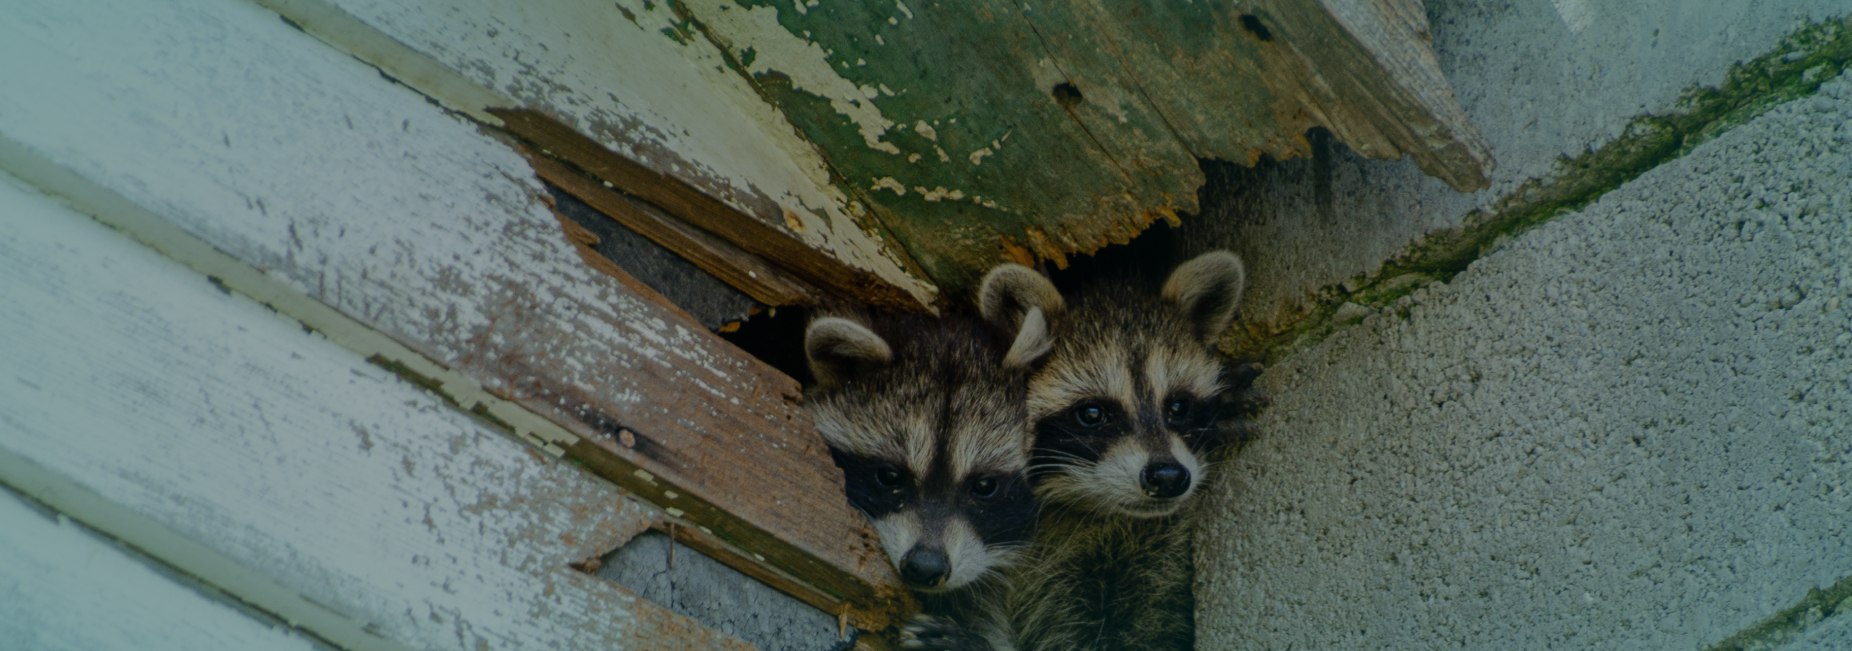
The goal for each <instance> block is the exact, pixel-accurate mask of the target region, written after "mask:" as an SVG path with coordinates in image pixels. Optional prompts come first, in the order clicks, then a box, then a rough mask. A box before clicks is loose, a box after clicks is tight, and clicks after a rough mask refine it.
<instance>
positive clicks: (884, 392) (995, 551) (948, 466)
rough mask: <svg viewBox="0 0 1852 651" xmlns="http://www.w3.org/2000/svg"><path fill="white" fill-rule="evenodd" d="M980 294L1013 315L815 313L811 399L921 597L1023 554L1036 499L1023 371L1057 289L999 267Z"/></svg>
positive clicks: (1043, 345)
mask: <svg viewBox="0 0 1852 651" xmlns="http://www.w3.org/2000/svg"><path fill="white" fill-rule="evenodd" d="M978 298H979V301H980V302H981V303H985V304H997V305H1010V306H1019V307H1021V309H1019V310H1012V311H1011V312H1010V315H1009V317H1008V318H1000V319H995V320H988V321H987V320H982V319H979V318H977V317H975V316H972V315H966V314H957V313H954V314H949V315H947V316H945V317H941V318H927V317H921V316H911V315H884V316H867V315H858V314H850V313H843V314H836V315H831V316H824V317H821V318H817V319H815V320H813V321H812V322H811V323H810V325H809V327H808V328H807V330H806V332H805V337H804V347H805V353H806V355H807V357H808V358H809V361H810V366H811V370H812V373H813V375H814V376H815V377H816V383H815V385H814V386H813V387H811V388H810V390H809V391H808V392H807V394H806V398H805V401H806V406H807V409H808V410H809V411H810V413H811V415H812V417H813V419H814V420H815V421H816V423H817V427H818V429H819V430H821V431H822V433H823V436H824V439H825V441H826V442H827V443H828V444H829V448H830V452H831V455H832V456H833V457H834V458H835V460H836V463H837V465H839V466H840V467H841V468H842V471H843V481H844V489H845V492H846V493H847V494H848V497H849V501H850V502H851V503H852V504H854V505H855V506H856V508H858V509H860V510H861V511H862V512H863V513H865V514H866V515H867V516H868V518H869V519H870V520H871V521H872V522H873V523H874V527H875V530H876V532H877V533H878V534H879V536H880V540H881V545H882V547H883V549H884V550H885V551H886V552H887V555H888V558H889V559H890V560H891V561H892V562H893V563H894V566H895V569H896V570H897V571H898V572H899V574H900V577H901V579H902V580H903V581H904V582H905V583H906V585H907V586H908V587H909V588H911V589H913V590H914V591H916V592H917V593H920V594H921V595H922V600H923V601H927V602H928V603H929V605H930V602H931V599H928V598H927V597H930V596H933V595H942V594H948V593H952V592H955V591H957V590H959V589H961V588H965V587H967V586H970V585H972V584H973V583H976V582H978V581H981V580H983V579H985V578H986V577H992V576H995V575H996V574H997V573H998V572H999V571H1000V570H1002V569H1003V568H1004V567H1006V566H1008V565H1009V564H1010V563H1011V562H1012V561H1013V560H1015V559H1016V558H1018V557H1019V556H1020V553H1021V550H1022V549H1023V548H1024V547H1025V546H1026V545H1027V544H1028V542H1029V540H1030V535H1031V532H1032V530H1033V525H1034V522H1035V514H1036V504H1035V501H1034V497H1033V494H1032V489H1031V487H1030V484H1029V481H1028V477H1027V475H1026V471H1027V469H1028V464H1029V451H1030V445H1031V442H1032V434H1031V432H1030V430H1029V427H1028V422H1029V421H1028V417H1027V415H1026V413H1025V411H1024V404H1025V403H1024V401H1025V391H1026V385H1027V381H1028V377H1029V373H1030V372H1031V371H1032V370H1033V369H1034V367H1035V364H1036V363H1037V362H1038V361H1039V360H1041V359H1042V357H1043V356H1045V355H1046V354H1047V353H1048V351H1049V350H1050V347H1051V339H1050V333H1049V330H1048V322H1047V318H1048V316H1049V315H1051V314H1053V313H1056V312H1059V311H1060V309H1061V297H1060V294H1059V293H1058V292H1056V291H1055V289H1054V286H1053V285H1052V284H1049V283H1048V281H1047V280H1046V279H1044V278H1042V277H1041V276H1040V275H1039V274H1036V273H1035V272H1033V271H1031V270H1029V269H1027V268H1024V267H1018V266H1013V265H1011V266H1007V267H1003V268H999V269H996V270H993V271H992V272H991V273H990V274H989V275H987V276H986V278H985V282H984V284H983V286H982V288H981V289H980V291H979V297H978Z"/></svg>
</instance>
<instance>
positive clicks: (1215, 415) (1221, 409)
mask: <svg viewBox="0 0 1852 651" xmlns="http://www.w3.org/2000/svg"><path fill="white" fill-rule="evenodd" d="M1244 280H1245V278H1244V273H1243V270H1242V266H1241V261H1240V259H1239V258H1237V257H1236V256H1235V255H1234V254H1232V253H1228V252H1225V251H1217V252H1213V253H1208V254H1205V255H1202V256H1199V257H1197V258H1195V259H1192V260H1190V261H1188V262H1185V263H1183V264H1182V265H1180V266H1178V267H1177V269H1176V270H1175V271H1173V272H1172V273H1171V274H1170V277H1169V278H1168V280H1166V282H1165V283H1164V285H1163V288H1162V290H1161V291H1157V292H1153V291H1150V290H1149V289H1143V288H1139V287H1137V286H1136V285H1134V284H1132V283H1129V282H1106V283H1100V284H1096V285H1093V286H1089V287H1085V288H1082V289H1080V290H1078V291H1076V292H1073V293H1070V294H1069V296H1068V299H1069V304H1068V310H1067V312H1066V314H1065V315H1064V316H1063V318H1062V319H1061V320H1060V321H1059V322H1058V323H1057V325H1056V327H1055V342H1054V350H1053V351H1052V352H1051V353H1050V354H1049V357H1048V359H1047V360H1046V361H1045V362H1044V366H1043V368H1042V369H1041V370H1039V371H1038V372H1036V373H1035V374H1034V376H1033V377H1032V379H1031V380H1030V386H1029V392H1028V396H1027V405H1028V414H1029V418H1030V421H1031V422H1032V423H1033V427H1034V429H1035V432H1036V441H1035V445H1034V450H1033V453H1032V456H1033V459H1032V464H1031V466H1030V471H1029V474H1030V479H1031V482H1032V483H1033V484H1034V488H1035V494H1036V496H1037V498H1038V499H1039V500H1040V501H1041V503H1042V504H1041V506H1042V510H1041V517H1040V518H1039V520H1038V522H1037V525H1036V526H1037V531H1036V535H1035V540H1034V542H1033V543H1032V545H1031V546H1030V548H1029V550H1028V553H1027V554H1026V557H1025V558H1024V559H1023V560H1022V561H1021V562H1020V563H1019V564H1018V565H1017V566H1016V567H1014V568H1012V569H1011V570H1010V571H1009V573H1008V574H1007V576H1006V577H1005V578H1004V580H1003V581H1001V582H999V583H1000V586H999V587H997V588H996V589H991V590H987V591H985V592H984V593H983V594H982V595H981V597H980V598H979V599H978V600H976V601H974V602H973V603H971V604H968V605H967V607H966V610H965V611H963V613H962V615H961V616H958V617H952V618H948V619H941V620H934V621H933V622H932V623H933V624H934V625H936V627H937V629H936V630H927V631H922V632H919V633H916V635H917V636H919V637H922V638H928V639H938V640H959V639H963V640H969V639H973V638H984V639H987V640H990V641H991V644H990V648H996V649H1012V648H1019V649H1038V650H1039V649H1188V648H1192V647H1193V646H1194V629H1195V627H1194V622H1193V615H1194V598H1193V596H1192V595H1191V592H1190V590H1191V585H1190V581H1191V578H1192V576H1193V575H1194V571H1193V570H1194V568H1193V566H1192V563H1193V558H1192V552H1191V548H1190V528H1189V527H1188V526H1187V524H1188V521H1189V519H1190V518H1191V517H1192V514H1191V509H1190V506H1189V505H1190V503H1191V501H1192V500H1191V499H1190V498H1191V497H1193V496H1194V495H1196V494H1197V493H1198V492H1200V490H1201V486H1202V485H1203V482H1204V481H1205V480H1207V479H1208V477H1209V475H1210V474H1211V472H1212V471H1213V468H1214V463H1213V461H1212V459H1214V458H1216V457H1217V456H1219V455H1218V451H1219V450H1221V449H1223V448H1224V447H1226V446H1227V445H1229V444H1231V443H1238V442H1239V441H1241V440H1243V439H1245V438H1246V436H1247V435H1248V430H1247V428H1248V425H1247V422H1248V417H1249V416H1250V415H1251V414H1252V412H1253V411H1254V410H1255V409H1257V408H1258V407H1259V406H1260V404H1261V400H1260V399H1259V397H1258V394H1257V393H1255V392H1254V390H1253V388H1252V385H1253V380H1254V377H1255V375H1257V374H1258V372H1259V368H1258V366H1255V365H1249V364H1236V363H1232V362H1229V361H1228V360H1226V359H1225V358H1223V357H1222V356H1221V355H1220V354H1219V353H1217V352H1216V351H1215V349H1214V345H1215V340H1216V338H1217V337H1219V336H1220V334H1221V333H1222V332H1223V331H1225V330H1226V329H1227V327H1228V326H1229V324H1230V323H1231V322H1232V320H1233V317H1234V312H1235V308H1236V305H1237V304H1238V303H1239V300H1240V296H1241V290H1242V286H1243V283H1244ZM941 648H969V646H967V647H959V646H958V645H956V644H946V645H944V646H943V647H941Z"/></svg>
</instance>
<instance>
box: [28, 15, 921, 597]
mask: <svg viewBox="0 0 1852 651" xmlns="http://www.w3.org/2000/svg"><path fill="white" fill-rule="evenodd" d="M9 12H10V17H11V18H13V20H8V21H0V57H5V58H6V59H7V60H13V61H27V60H30V61H38V62H41V63H40V64H38V65H34V66H7V67H4V68H0V84H4V85H5V87H6V88H8V92H7V93H5V94H0V115H6V116H7V119H6V120H0V140H10V141H11V142H14V143H17V146H13V147H10V148H0V149H6V150H7V151H11V152H12V153H11V154H6V155H3V156H0V159H4V158H8V157H10V158H12V159H13V161H12V164H14V165H15V166H16V169H17V168H18V167H17V166H22V165H23V166H25V167H32V166H31V165H24V163H21V161H22V160H27V159H30V160H41V159H42V160H43V161H44V162H45V164H46V166H49V167H52V168H56V169H59V170H68V171H69V172H71V173H73V174H74V176H75V177H77V178H80V179H82V180H83V182H84V183H90V184H94V185H96V186H98V187H99V188H101V189H102V190H104V191H107V192H111V193H115V194H118V195H120V196H121V197H122V198H124V199H125V200H126V201H125V202H124V203H126V204H127V205H130V206H134V207H137V208H138V209H140V208H145V209H146V210H147V211H148V212H150V213H152V214H153V215H156V216H158V218H156V219H151V220H147V221H151V222H156V225H157V226H167V227H177V228H178V230H179V231H181V232H183V234H184V235H185V236H186V237H189V238H196V239H197V240H199V241H203V242H204V243H205V244H209V245H210V246H212V247H217V249H219V250H221V251H223V252H224V253H226V254H229V255H230V256H232V257H234V258H236V259H237V260H240V261H242V262H243V263H245V264H246V265H249V267H255V268H256V269H258V270H262V272H263V275H262V276H261V277H260V278H261V279H264V280H267V281H270V282H273V283H279V284H281V285H282V286H287V287H289V288H292V289H293V290H294V291H295V292H298V293H300V294H303V295H306V296H308V297H310V298H313V299H315V300H316V301H319V302H320V304H326V306H329V307H332V308H334V309H335V310H338V311H339V313H340V315H341V318H342V319H352V320H355V321H359V322H361V323H364V324H367V325H368V326H370V327H371V328H372V329H374V330H377V331H378V332H379V333H382V334H383V335H385V336H386V337H389V338H390V340H391V341H393V342H395V345H397V344H402V345H403V346H404V347H405V348H406V349H407V350H408V351H410V353H409V354H408V355H404V356H395V355H398V353H391V352H390V351H388V352H387V353H376V352H374V351H373V350H372V349H366V354H380V355H381V356H382V359H381V363H382V364H384V365H388V366H394V367H398V368H410V369H414V370H415V369H418V368H424V367H425V366H431V362H432V361H433V360H434V361H435V362H436V364H437V365H438V368H440V369H442V370H444V371H445V372H454V373H455V374H456V375H457V376H458V378H453V379H439V380H437V381H432V382H430V384H431V385H432V387H433V388H434V389H435V390H437V391H439V392H442V393H444V394H445V395H448V396H451V397H452V399H455V400H458V401H459V403H460V404H461V405H462V406H465V407H473V408H475V409H476V410H477V411H479V412H480V413H482V414H483V415H484V416H485V417H486V418H489V419H492V420H496V421H499V422H502V423H506V424H508V426H509V427H511V428H512V429H513V430H514V432H515V433H516V434H517V435H519V436H522V437H526V438H530V439H533V440H536V441H539V442H540V443H542V444H543V445H545V446H547V447H548V448H549V449H551V450H553V451H555V452H556V453H559V452H562V451H566V450H570V452H569V454H570V455H571V456H573V457H575V458H578V459H581V460H583V461H584V462H585V463H586V464H587V465H588V466H592V467H595V468H598V469H600V470H601V472H602V474H603V475H604V476H606V477H607V478H609V479H611V480H612V481H613V482H616V483H617V484H618V485H620V486H622V487H624V488H626V489H628V490H631V491H633V492H634V493H635V494H636V495H638V496H640V497H642V498H645V499H648V500H651V501H653V502H655V503H657V504H660V505H662V506H664V507H665V509H666V510H669V512H670V513H671V515H676V516H678V517H686V519H687V520H688V521H689V522H690V523H692V524H693V525H695V526H699V527H707V528H708V529H709V530H711V531H712V532H713V534H714V535H715V536H716V537H717V538H719V539H720V540H724V541H726V542H727V543H729V544H733V545H737V546H739V547H740V548H741V550H742V554H740V555H739V556H738V558H751V559H754V561H755V562H763V563H766V564H768V565H770V566H772V567H774V568H777V569H778V570H780V571H783V572H786V573H788V574H789V575H791V576H794V577H797V578H799V579H801V580H802V581H804V582H805V583H806V585H808V586H809V587H810V588H812V589H813V590H814V591H816V592H817V593H818V594H812V595H800V596H806V598H808V599H810V600H812V602H813V603H814V602H816V601H817V600H818V599H819V598H820V597H819V596H818V595H819V594H820V595H822V596H824V597H828V598H833V599H837V600H841V601H843V602H846V603H845V604H844V607H853V609H854V611H855V614H856V615H857V616H858V617H862V618H864V620H865V621H866V622H868V623H870V625H872V626H879V625H881V624H884V623H885V622H886V618H887V617H889V616H891V615H892V614H894V613H895V612H898V611H899V610H901V609H904V608H905V606H906V604H905V595H904V592H902V591H900V590H899V589H898V587H897V582H896V581H895V579H894V577H893V576H892V571H891V569H890V568H889V566H888V564H887V562H886V561H885V559H884V557H883V556H882V554H881V551H880V548H879V546H878V545H877V544H876V543H875V541H874V535H873V532H872V530H871V529H869V527H868V526H867V524H866V522H865V520H864V519H863V518H862V517H861V515H860V514H858V513H856V512H854V511H853V510H852V509H851V508H850V507H849V505H848V504H847V502H846V500H844V499H843V497H842V489H841V475H840V472H839V471H838V470H837V469H836V468H835V466H834V464H832V463H831V462H830V460H829V458H828V456H827V453H826V451H825V448H824V446H823V443H822V440H821V438H820V437H819V436H818V435H817V434H816V432H815V431H814V428H813V426H812V425H811V423H810V421H809V419H808V416H807V415H806V414H805V413H804V412H803V410H802V409H801V408H800V407H799V406H798V404H797V400H798V396H799V390H798V387H797V385H796V383H795V382H793V381H792V380H791V379H790V378H788V377H785V376H784V375H782V374H780V373H778V372H776V371H775V370H773V369H771V368H769V367H767V366H765V365H763V364H761V363H759V362H758V361H756V360H753V359H751V358H750V357H748V356H746V355H744V354H742V353H741V352H739V351H738V350H737V349H734V348H733V347H732V346H730V345H728V344H727V343H726V342H724V341H722V340H720V339H719V338H718V337H716V336H714V335H713V334H711V333H709V332H708V331H706V330H705V329H704V328H701V327H700V326H699V325H697V324H694V323H692V322H690V321H689V320H688V319H687V318H685V317H684V316H682V315H680V314H677V313H676V312H675V311H674V310H672V309H670V308H667V307H665V306H663V305H660V304H658V303H656V302H654V301H652V300H651V298H650V297H649V296H647V295H643V294H639V293H638V292H637V291H636V290H633V289H631V288H629V287H626V286H625V285H624V284H623V283H620V282H618V281H617V280H615V279H613V278H612V277H610V276H607V275H605V274H603V273H600V272H599V271H597V270H594V269H592V268H590V267H589V266H587V265H585V264H583V263H582V262H581V261H580V258H579V254H578V252H577V250H576V249H575V248H574V246H573V244H572V243H571V242H569V241H568V240H567V238H566V237H565V235H564V233H563V232H562V228H561V225H560V224H559V223H558V221H557V220H556V218H555V217H554V215H553V214H552V213H551V212H550V211H549V209H548V207H547V206H546V204H545V203H544V202H543V201H542V200H541V198H540V195H541V194H542V193H543V192H544V189H543V188H542V187H541V186H540V185H539V181H537V180H536V179H535V177H534V173H533V170H532V169H531V168H529V167H528V166H527V164H526V162H525V161H524V160H523V159H522V158H521V157H520V156H519V155H518V154H516V153H515V152H514V151H512V150H511V149H510V148H509V147H507V146H505V145H503V144H502V143H500V142H497V141H495V140H493V139H491V138H488V137H486V136H484V135H483V134H481V133H480V132H479V131H478V130H477V128H476V126H475V125H473V124H472V123H470V122H468V121H466V120H463V119H461V118H458V117H455V116H452V115H449V114H446V113H445V112H443V111H442V110H441V109H439V108H438V107H435V106H432V105H431V104H429V103H427V102H426V101H425V99H424V98H422V97H420V96H418V95H417V94H415V93H413V92H411V91H409V90H407V89H405V88H403V87H400V86H397V85H393V84H390V83H385V82H384V81H383V80H381V79H380V77H379V76H378V74H377V73H376V72H375V71H373V70H372V69H370V68H367V67H366V66H364V65H362V64H361V63H359V62H357V61H354V60H353V59H351V58H348V57H347V56H346V55H344V54H342V53H339V52H336V51H334V50H332V49H330V48H328V47H326V46H325V45H323V44H322V43H320V42H318V41H315V40H314V39H312V38H310V37H308V36H306V35H304V34H302V33H301V32H298V31H295V30H292V29H289V28H288V27H287V26H285V25H284V24H283V23H282V22H281V21H278V20H276V17H275V16H274V15H271V14H269V13H268V12H265V11H263V10H261V9H259V8H257V7H254V6H251V5H247V4H243V3H240V2H234V1H231V0H189V1H185V2H172V3H157V4H149V3H138V2H132V1H130V0H116V1H113V2H98V3H84V4H81V5H78V4H68V3H58V2H52V1H50V0H44V1H40V2H28V3H24V4H16V5H15V6H13V7H10V8H9ZM73 79H82V80H84V83H71V80H73ZM0 154H5V152H0ZM33 180H34V182H35V183H40V184H41V185H44V183H43V182H41V181H40V180H38V179H33ZM47 187H49V186H47ZM87 194H94V193H89V192H85V193H80V194H79V196H84V195H87ZM102 212H104V213H107V214H101V215H99V216H100V217H103V218H105V219H109V218H110V217H109V214H113V213H109V211H102ZM112 223H114V224H115V225H117V226H118V227H121V228H124V229H125V230H128V231H130V232H131V233H134V234H136V235H137V237H143V236H144V235H146V233H145V232H143V231H142V230H138V229H141V228H142V227H141V226H136V225H134V224H130V223H128V222H112ZM136 224H144V222H136ZM144 225H145V224H144ZM169 225H171V226H169ZM150 228H154V227H150ZM188 250H189V251H190V250H192V249H188ZM175 255H177V256H178V259H181V260H182V261H183V262H187V263H188V264H194V263H195V262H197V260H195V259H194V258H196V257H197V256H196V255H195V254H193V253H182V254H175ZM227 282H228V283H229V282H230V280H229V279H228V280H227ZM234 288H235V289H239V290H240V291H246V288H244V287H242V286H238V287H234ZM260 289H262V288H260ZM251 291H257V290H251ZM266 291H267V290H266ZM266 300H269V299H266ZM277 304H279V305H283V304H284V303H277ZM288 309H290V310H291V312H289V314H290V316H292V317H294V318H297V319H301V320H303V321H304V322H305V323H307V324H308V325H310V326H312V327H316V328H329V327H335V326H340V327H346V326H345V325H341V324H331V323H330V321H329V320H319V319H320V318H319V317H316V316H314V315H313V314H309V313H307V312H301V311H297V310H298V308H296V307H290V308H288ZM300 309H301V310H308V311H309V312H313V310H312V309H311V308H309V307H304V308H300ZM415 372H416V373H417V374H421V375H431V374H430V373H427V372H425V371H415ZM477 385H479V388H480V390H481V391H486V392H487V394H486V396H485V397H483V398H481V399H477V398H469V397H461V396H465V395H467V394H468V392H469V391H472V390H477V389H476V387H477ZM503 401H506V402H503ZM536 414H537V415H538V416H540V417H544V419H537V418H535V417H534V415H536ZM536 420H538V421H539V422H537V423H536V422H533V421H536Z"/></svg>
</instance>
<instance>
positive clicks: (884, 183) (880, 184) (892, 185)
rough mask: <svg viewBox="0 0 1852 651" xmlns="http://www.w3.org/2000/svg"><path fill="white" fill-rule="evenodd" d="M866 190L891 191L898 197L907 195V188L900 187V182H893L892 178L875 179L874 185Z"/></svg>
mask: <svg viewBox="0 0 1852 651" xmlns="http://www.w3.org/2000/svg"><path fill="white" fill-rule="evenodd" d="M914 155H915V156H918V154H914ZM868 189H870V190H891V191H893V193H894V194H895V195H900V196H905V195H906V194H907V186H904V185H901V184H900V181H896V180H894V177H892V176H884V177H881V178H880V179H877V180H876V181H875V184H874V185H871V186H868Z"/></svg>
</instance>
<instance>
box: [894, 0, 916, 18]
mask: <svg viewBox="0 0 1852 651" xmlns="http://www.w3.org/2000/svg"><path fill="white" fill-rule="evenodd" d="M894 8H895V9H899V10H900V13H903V14H906V16H907V20H913V10H912V9H908V8H907V3H905V2H901V1H900V0H894Z"/></svg>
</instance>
